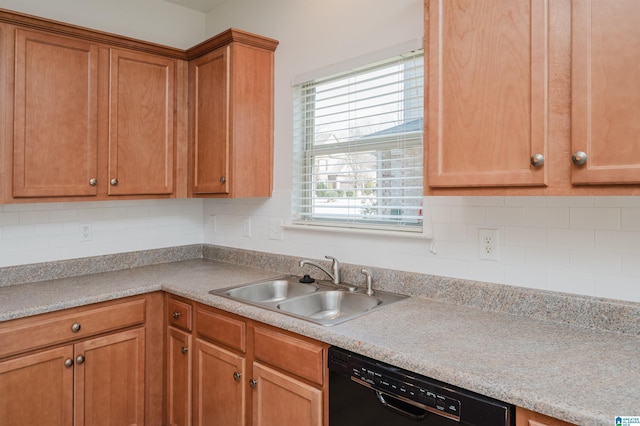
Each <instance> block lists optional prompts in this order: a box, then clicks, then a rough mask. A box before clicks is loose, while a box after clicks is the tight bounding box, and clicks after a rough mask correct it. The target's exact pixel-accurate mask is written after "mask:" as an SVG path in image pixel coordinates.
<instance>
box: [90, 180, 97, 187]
mask: <svg viewBox="0 0 640 426" xmlns="http://www.w3.org/2000/svg"><path fill="white" fill-rule="evenodd" d="M97 184H98V179H96V178H91V179H89V185H91V186H96V185H97Z"/></svg>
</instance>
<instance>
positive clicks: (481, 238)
mask: <svg viewBox="0 0 640 426" xmlns="http://www.w3.org/2000/svg"><path fill="white" fill-rule="evenodd" d="M498 243H499V240H498V230H497V229H495V228H480V229H478V259H480V260H493V261H497V260H498V259H499V244H498Z"/></svg>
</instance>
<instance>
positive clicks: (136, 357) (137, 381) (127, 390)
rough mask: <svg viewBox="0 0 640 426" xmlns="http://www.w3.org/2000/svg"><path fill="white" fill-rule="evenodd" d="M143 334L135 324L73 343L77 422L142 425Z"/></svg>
mask: <svg viewBox="0 0 640 426" xmlns="http://www.w3.org/2000/svg"><path fill="white" fill-rule="evenodd" d="M144 335H145V332H144V329H143V328H137V329H133V330H128V331H122V332H120V333H115V334H111V335H108V336H104V337H98V338H95V339H91V340H87V341H85V342H81V343H78V344H76V345H75V356H76V376H75V401H74V410H75V421H76V423H75V424H76V425H91V426H100V425H105V426H109V425H128V426H134V425H135V426H144V395H145V393H144V378H145V377H144V373H145V363H144ZM79 357H82V358H79Z"/></svg>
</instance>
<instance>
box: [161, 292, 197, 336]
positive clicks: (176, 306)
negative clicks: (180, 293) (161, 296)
mask: <svg viewBox="0 0 640 426" xmlns="http://www.w3.org/2000/svg"><path fill="white" fill-rule="evenodd" d="M192 312H193V311H192V308H191V305H190V304H188V303H185V302H182V301H180V300H177V299H174V298H172V297H170V298H169V303H168V304H167V315H168V316H169V325H172V326H174V327H178V328H181V329H183V330H187V331H191V328H192V316H193V313H192Z"/></svg>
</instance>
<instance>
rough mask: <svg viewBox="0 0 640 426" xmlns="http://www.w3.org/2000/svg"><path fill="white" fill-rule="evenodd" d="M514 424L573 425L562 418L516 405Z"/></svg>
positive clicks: (517, 425)
mask: <svg viewBox="0 0 640 426" xmlns="http://www.w3.org/2000/svg"><path fill="white" fill-rule="evenodd" d="M516 426H574V425H573V423H568V422H565V421H562V420H558V419H554V418H553V417H549V416H545V415H543V414H540V413H536V412H534V411H530V410H527V409H524V408H521V407H516Z"/></svg>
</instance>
